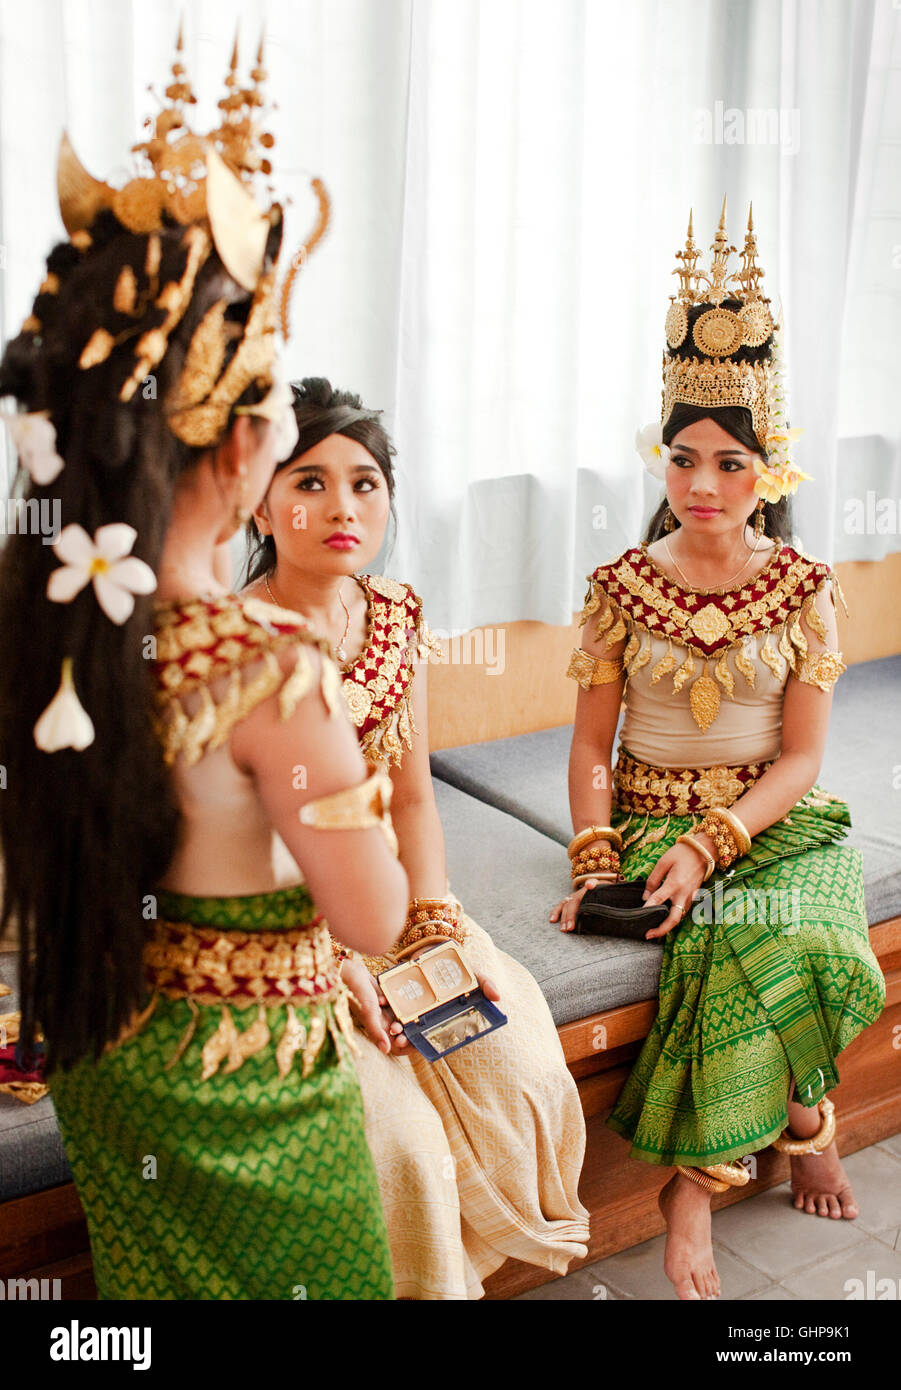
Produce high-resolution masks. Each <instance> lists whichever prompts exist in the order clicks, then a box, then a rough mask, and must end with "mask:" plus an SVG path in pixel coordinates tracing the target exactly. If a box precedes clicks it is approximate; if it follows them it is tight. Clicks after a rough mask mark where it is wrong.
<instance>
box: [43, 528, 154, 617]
mask: <svg viewBox="0 0 901 1390" xmlns="http://www.w3.org/2000/svg"><path fill="white" fill-rule="evenodd" d="M137 535H138V533H137V531H136V530H135V529H134V527H133V526H128V525H126V523H125V522H122V521H114V522H111V523H110V524H109V525H107V526H100V527H98V529H97V530H96V531H95V532H94V539H93V540H91V538H90V536H89V535H88V533H87V531H85V529H84V527H83V526H79V525H78V523H77V522H74V521H73V522H71V523H70V524H69V525H68V526H64V527H63V529H62V531H60V533H59V535H58V536H57V538H56V540H55V541H54V542H53V552H54V554H55V555H56V557H57V559H58V560H61V561H62V564H61V565H60V567H59V568H58V569H55V570H54V571H53V573H52V574H51V575H50V578H49V579H48V580H47V597H48V598H49V599H50V600H51V601H52V602H53V603H71V602H72V600H73V599H74V598H75V596H76V594H80V593H81V591H82V589H83V588H84V587H85V585H87V584H93V586H94V594H95V596H96V599H97V602H98V603H99V604H100V607H101V608H102V609H103V611H104V613H105V614H106V616H107V617H108V618H109V620H110V622H113V623H117V624H118V625H120V626H121V624H122V623H125V622H127V621H128V619H129V618H130V617H131V615H132V613H133V612H134V606H135V599H134V596H135V594H152V593H153V591H154V589H155V588H156V575H155V574H154V573H153V570H152V569H151V568H150V566H149V565H148V564H146V563H145V561H144V560H139V559H138V558H137V557H136V556H134V555H132V554H131V553H130V552H131V549H132V547H133V545H134V543H135V541H136V539H137Z"/></svg>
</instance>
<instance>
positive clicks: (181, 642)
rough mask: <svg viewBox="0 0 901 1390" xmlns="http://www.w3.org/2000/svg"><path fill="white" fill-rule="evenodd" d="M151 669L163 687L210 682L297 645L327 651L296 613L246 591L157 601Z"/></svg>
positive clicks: (172, 688) (185, 686)
mask: <svg viewBox="0 0 901 1390" xmlns="http://www.w3.org/2000/svg"><path fill="white" fill-rule="evenodd" d="M155 620H156V630H155V634H154V636H155V650H154V653H153V660H154V668H155V672H156V675H157V677H158V679H159V681H160V684H161V685H162V686H163V688H164V689H168V690H176V689H178V690H183V689H186V688H189V687H190V686H192V685H199V684H209V683H210V682H211V681H214V680H216V679H217V678H218V677H219V676H222V675H226V674H227V673H228V672H229V671H232V670H234V669H235V668H237V667H241V666H244V665H248V664H249V663H250V662H252V661H258V660H260V658H262V657H264V656H265V654H266V653H267V652H277V651H279V650H280V649H281V648H290V647H292V646H296V645H297V644H298V643H302V644H304V645H306V646H313V647H318V648H320V649H321V650H322V651H324V652H327V651H328V644H327V643H326V642H324V640H323V639H322V638H320V637H318V636H317V635H316V633H314V632H313V631H312V630H311V629H310V627H309V624H308V623H307V621H306V619H305V618H304V617H302V616H301V614H300V613H294V612H291V611H290V610H288V609H285V608H278V607H276V606H275V605H274V604H271V603H266V602H264V601H263V600H262V599H260V598H257V597H255V596H254V595H252V594H250V595H248V594H221V595H216V596H213V597H204V598H193V599H187V600H178V601H175V602H169V603H162V604H158V605H157V606H156V613H155Z"/></svg>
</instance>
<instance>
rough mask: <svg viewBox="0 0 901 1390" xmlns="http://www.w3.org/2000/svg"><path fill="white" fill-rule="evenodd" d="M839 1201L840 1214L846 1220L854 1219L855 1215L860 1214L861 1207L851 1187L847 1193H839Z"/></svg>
mask: <svg viewBox="0 0 901 1390" xmlns="http://www.w3.org/2000/svg"><path fill="white" fill-rule="evenodd" d="M838 1203H839V1206H840V1208H841V1212H840V1215H842V1216H843V1217H844V1218H845V1220H846V1221H853V1220H854V1218H855V1216H859V1215H860V1207H859V1206H858V1205H857V1203H856V1202H855V1200H854V1193H853V1192H852V1191H851V1189H850V1188H848V1189H847V1195H844V1194H840V1195H839V1198H838Z"/></svg>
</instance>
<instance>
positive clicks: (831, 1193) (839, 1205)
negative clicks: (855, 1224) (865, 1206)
mask: <svg viewBox="0 0 901 1390" xmlns="http://www.w3.org/2000/svg"><path fill="white" fill-rule="evenodd" d="M791 1166H792V1192H793V1193H794V1202H793V1204H792V1205H793V1206H794V1207H795V1210H796V1211H806V1212H807V1213H808V1215H810V1216H831V1217H832V1218H833V1220H834V1221H840V1220H841V1218H842V1217H844V1218H845V1220H847V1221H853V1220H854V1218H855V1216H858V1215H859V1214H860V1209H859V1208H858V1205H857V1203H856V1202H855V1200H854V1193H853V1192H852V1191H851V1184H850V1183H849V1182H848V1179H847V1178H846V1176H845V1170H844V1168H843V1167H842V1165H841V1160H840V1159H839V1156H838V1149H837V1148H836V1147H835V1141H834V1140H833V1142H832V1143H831V1144H830V1145H829V1148H828V1149H825V1150H824V1151H823V1152H822V1153H821V1154H798V1155H792V1159H791Z"/></svg>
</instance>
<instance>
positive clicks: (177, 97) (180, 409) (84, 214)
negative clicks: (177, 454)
mask: <svg viewBox="0 0 901 1390" xmlns="http://www.w3.org/2000/svg"><path fill="white" fill-rule="evenodd" d="M183 47H184V41H183V34H182V30H181V28H179V33H178V39H177V42H176V55H175V61H174V62H173V64H172V81H171V82H170V83H169V85H168V86H167V87H166V89H165V101H163V103H162V109H161V110H160V112H159V113H158V115H157V116H156V117H155V118H154V119H153V120H148V122H146V124H147V125H148V126H150V127H151V130H150V134H149V138H148V139H146V140H144V141H142V142H140V143H139V144H136V145H134V146H132V152H133V153H134V154H136V155H137V156H138V158H139V160H140V161H141V162H142V164H143V168H142V169H141V171H140V172H139V173H138V175H137V176H136V177H134V178H132V179H130V180H129V181H128V182H127V183H126V184H125V185H124V186H123V187H122V188H118V189H117V188H113V187H111V186H110V185H109V184H107V183H104V182H102V181H101V180H99V179H95V178H94V177H93V176H92V175H91V174H89V173H88V171H87V170H86V169H85V168H84V166H83V165H82V164H81V162H80V161H79V159H78V156H77V155H76V153H75V150H74V149H73V147H72V144H71V142H70V140H69V138H68V136H67V135H65V134H64V135H63V137H62V141H61V144H60V153H59V165H58V174H57V182H58V191H59V205H60V212H61V215H62V219H63V224H64V226H65V228H66V230H67V232H68V233H69V236H70V240H71V241H72V243H73V244H74V245H75V246H76V247H78V248H79V249H81V250H87V249H88V248H89V247H90V244H91V236H90V227H91V226H92V224H93V222H94V219H95V218H96V217H97V215H98V214H99V213H100V212H101V211H102V210H103V209H106V208H108V209H110V210H111V211H112V213H113V214H114V215H115V217H116V218H117V220H118V221H119V222H120V223H121V224H122V226H123V227H125V228H126V229H127V230H129V231H131V232H134V233H137V234H143V235H146V236H147V237H148V246H147V256H146V261H145V265H144V267H143V269H144V273H145V276H146V277H147V279H148V283H149V286H150V289H149V290H148V291H146V292H145V293H144V294H139V292H138V288H137V281H136V277H135V272H134V269H133V268H132V267H131V266H125V267H123V270H122V272H121V274H120V276H119V278H118V280H117V283H116V286H115V290H114V294H113V307H114V309H115V310H116V311H117V313H120V314H125V315H129V316H132V317H134V318H135V319H139V318H141V317H143V315H144V314H145V313H146V312H147V310H148V308H149V307H151V306H154V307H156V308H157V309H163V310H165V319H164V321H163V322H162V323H161V324H160V325H159V327H156V328H153V329H151V330H149V331H148V332H145V333H142V334H140V336H137V338H136V343H135V365H134V369H133V371H132V372H131V374H130V375H129V377H128V379H127V380H126V381H125V383H124V385H123V386H122V388H121V391H120V399H122V400H123V401H127V400H130V399H131V397H132V396H133V395H134V393H135V391H136V390H137V388H138V386H139V385H140V383H141V382H142V380H144V379H145V378H146V376H147V375H148V373H150V372H151V371H152V370H153V368H154V367H155V366H156V364H157V363H158V362H160V361H161V359H162V357H163V356H164V354H165V352H166V349H167V346H168V341H169V337H170V335H171V333H172V331H173V329H174V328H175V327H176V326H177V324H178V323H179V322H180V321H181V319H182V318H183V316H184V314H185V312H186V311H187V308H188V305H189V303H190V301H191V296H192V293H193V289H194V284H195V282H196V279H197V275H198V273H199V271H200V269H201V267H202V266H203V265H204V263H205V262H206V260H207V258H208V257H209V255H210V252H211V250H212V249H213V248H215V250H216V252H217V253H218V255H219V258H220V259H221V261H222V264H223V265H224V267H225V269H226V270H227V272H228V274H229V275H230V276H231V277H232V279H233V280H234V281H235V282H236V283H237V284H238V285H239V286H241V288H242V289H245V290H249V291H252V293H253V299H252V303H251V307H250V311H249V314H248V317H247V322H246V325H245V326H244V328H243V332H242V331H241V330H240V328H239V327H237V326H236V325H235V324H234V323H233V322H230V321H229V320H228V319H227V318H226V310H227V308H228V304H229V302H230V301H229V300H228V299H227V298H223V299H221V300H220V301H218V302H217V303H216V304H215V305H214V306H213V307H212V308H211V309H210V310H209V311H208V312H207V313H206V315H205V316H204V318H203V319H202V321H201V323H200V324H199V325H198V327H197V329H196V330H195V332H194V335H193V337H192V339H191V343H190V345H189V348H188V352H187V356H186V360H185V366H184V370H183V372H182V375H181V379H180V381H179V383H178V385H177V387H176V389H175V391H174V392H173V395H172V398H171V400H170V401H169V402H168V403H167V409H168V419H169V426H170V428H171V429H172V431H173V433H174V434H175V435H177V436H178V438H180V439H182V440H183V441H184V442H185V443H187V444H190V445H193V446H195V447H205V446H208V445H212V444H214V443H216V442H217V441H218V439H219V438H220V436H221V434H222V431H223V429H224V427H225V425H226V423H227V420H228V416H229V413H230V411H231V409H232V406H233V404H234V402H235V401H236V400H238V399H239V397H240V396H241V395H242V394H243V393H244V391H245V390H246V389H247V387H248V386H249V385H250V384H251V382H254V381H256V382H258V383H259V384H260V385H261V386H264V387H265V386H272V373H273V367H274V364H275V360H276V342H275V334H276V329H277V326H278V320H279V314H278V305H277V299H276V287H275V281H276V269H275V263H276V261H277V258H278V251H279V247H280V241H281V223H282V209H281V206H280V205H279V204H278V203H277V202H271V203H270V205H269V206H268V207H267V208H262V207H260V206H259V205H258V203H257V201H256V199H255V197H254V192H253V185H254V182H255V181H256V180H257V179H258V177H260V176H266V175H268V174H269V173H271V164H270V162H269V159H268V157H267V156H266V154H265V153H264V152H265V151H268V150H270V149H271V148H272V145H273V144H274V139H273V136H272V135H271V134H270V133H269V132H268V131H265V130H263V129H262V128H261V123H260V115H261V111H262V108H263V106H264V97H263V90H262V89H263V83H264V82H265V79H266V76H267V73H266V70H265V68H264V67H263V39H262V38H261V39H260V44H259V48H258V51H257V55H256V63H255V66H254V67H253V68H252V70H251V73H250V84H249V85H247V86H242V84H241V81H240V79H239V77H238V41H237V38H236V39H235V43H234V47H233V50H232V55H231V61H230V66H229V72H228V76H227V77H226V82H225V86H226V94H225V96H224V97H223V98H222V99H221V100H220V101H219V103H218V106H219V110H220V112H221V122H220V124H219V125H218V126H217V127H216V128H215V129H214V130H212V131H210V133H209V134H208V135H205V136H204V135H198V134H197V133H195V132H194V131H192V130H191V129H190V127H189V126H188V123H187V119H186V108H187V107H188V106H190V105H193V104H194V103H195V101H196V98H195V96H194V93H193V91H192V89H191V84H190V82H189V81H188V80H187V78H186V71H185V67H184V64H183V62H182V52H183ZM313 189H314V191H315V193H316V196H317V198H318V200H319V216H318V220H317V225H316V227H315V229H314V231H313V233H312V235H311V236H310V238H309V239H308V241H307V242H306V244H305V245H304V246H303V247H302V248H301V250H300V251H299V252H298V253H297V255H296V256H295V257H294V258H293V260H292V264H291V267H290V269H289V272H288V274H287V276H286V277H285V281H284V283H283V286H282V290H281V296H280V306H281V313H280V319H281V327H282V332H283V335H284V337H285V338H287V337H288V331H289V330H288V304H289V297H290V293H291V289H292V286H293V282H294V278H295V276H296V274H297V271H298V270H299V269H300V267H301V266H302V265H303V264H304V262H305V261H306V259H307V257H308V256H309V254H310V253H311V251H312V250H313V248H314V247H315V246H316V245H317V244H318V243H319V241H320V240H321V239H322V237H323V235H324V234H325V230H326V227H327V225H328V220H329V213H330V204H329V199H328V195H327V193H326V191H325V188H324V186H323V184H322V182H321V180H319V179H314V180H313ZM270 191H271V190H270ZM173 224H176V225H181V226H184V227H185V228H186V229H187V230H186V233H185V244H186V246H187V251H188V255H187V261H186V264H185V267H184V270H183V273H182V276H181V279H180V280H178V281H171V282H170V283H168V284H166V285H164V286H162V287H160V285H159V279H158V273H157V272H158V270H159V263H160V242H159V237H158V236H157V233H159V232H160V231H162V230H163V228H164V227H167V226H171V225H173ZM48 278H49V277H48ZM54 288H55V287H54V286H53V284H52V283H51V284H49V285H48V283H47V282H45V285H44V286H43V290H44V292H45V293H46V292H51V293H52V292H53V291H54ZM26 327H27V328H30V329H31V330H32V331H36V330H37V329H39V327H40V325H39V324H38V323H37V321H36V320H34V319H33V318H32V319H31V320H29V321H26ZM132 336H135V330H134V329H132V330H131V331H128V330H126V331H125V332H123V333H121V334H120V335H118V336H115V335H113V334H112V333H111V332H110V331H109V330H108V329H106V328H98V329H96V330H95V331H94V332H93V333H92V335H91V337H90V338H89V339H88V341H87V342H86V343H85V345H84V348H83V350H82V353H81V356H80V359H79V363H80V366H81V367H82V368H83V369H84V370H89V369H90V368H92V367H95V366H97V365H99V364H100V363H101V362H103V361H105V360H106V358H107V357H108V356H109V354H110V352H111V351H112V349H113V348H114V347H115V346H116V344H117V342H118V341H120V340H122V339H125V338H128V337H132ZM236 336H240V342H239V343H238V345H237V347H236V349H235V351H234V352H233V353H232V355H231V357H230V359H229V360H228V361H227V362H226V359H227V357H228V349H229V346H230V345H231V344H233V343H234V342H235V338H236ZM273 408H274V407H273ZM247 409H248V410H252V411H253V412H254V413H257V414H266V413H267V411H266V408H265V405H264V404H261V405H260V406H257V407H247Z"/></svg>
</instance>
